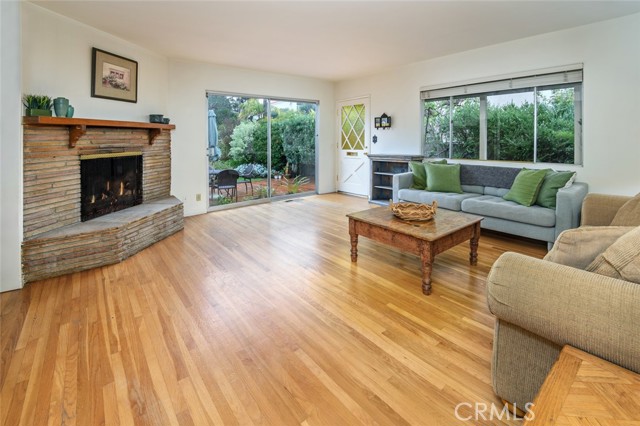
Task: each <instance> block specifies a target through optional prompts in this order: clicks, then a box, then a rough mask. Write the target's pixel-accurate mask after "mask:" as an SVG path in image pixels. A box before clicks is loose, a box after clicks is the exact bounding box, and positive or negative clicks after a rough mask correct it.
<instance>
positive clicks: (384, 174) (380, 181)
mask: <svg viewBox="0 0 640 426" xmlns="http://www.w3.org/2000/svg"><path fill="white" fill-rule="evenodd" d="M422 158H423V157H422V156H421V155H379V154H369V159H370V160H371V185H370V188H371V190H370V193H369V202H370V203H375V204H389V200H390V199H391V197H392V195H393V189H392V187H391V184H392V179H393V175H395V174H398V173H405V172H408V171H409V161H422Z"/></svg>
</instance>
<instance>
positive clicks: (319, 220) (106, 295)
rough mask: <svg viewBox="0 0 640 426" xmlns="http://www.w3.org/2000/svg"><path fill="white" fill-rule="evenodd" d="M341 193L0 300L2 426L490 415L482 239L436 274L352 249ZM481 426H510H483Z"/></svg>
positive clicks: (491, 237)
mask: <svg viewBox="0 0 640 426" xmlns="http://www.w3.org/2000/svg"><path fill="white" fill-rule="evenodd" d="M369 207H370V206H369V205H368V203H367V202H366V200H363V199H360V198H354V197H348V196H345V195H339V194H329V195H322V196H312V197H307V198H299V199H294V200H291V201H287V202H284V201H280V202H273V203H270V204H262V205H257V206H250V207H246V208H242V209H234V210H226V211H220V212H216V213H211V214H206V215H202V216H197V217H191V218H187V219H186V220H185V229H184V231H182V232H179V233H177V234H174V235H173V236H171V237H169V238H167V239H165V240H163V241H161V242H159V243H157V244H154V245H153V246H151V247H149V248H147V249H145V250H144V251H142V252H140V253H138V254H136V255H135V256H133V257H131V258H129V259H127V260H126V261H124V262H122V263H119V264H117V265H111V266H107V267H103V268H98V269H94V270H90V271H83V272H79V273H75V274H72V275H67V276H63V277H58V278H53V279H49V280H45V281H39V282H34V283H31V284H29V285H27V287H26V288H24V289H23V290H19V291H14V292H10V293H4V294H1V295H0V309H1V311H0V321H1V323H0V325H1V326H2V327H0V345H1V347H0V354H1V359H0V380H1V383H0V425H4V426H13V425H18V424H28V425H33V424H56V425H83V426H84V425H97V424H108V425H127V426H128V425H162V426H164V425H181V426H182V425H185V426H188V425H195V426H200V425H207V424H211V425H251V424H269V425H337V424H349V425H356V424H362V425H443V426H444V425H447V426H449V425H453V424H460V421H459V420H457V419H456V418H455V412H454V410H455V407H456V405H457V404H459V403H471V404H475V403H476V402H478V403H485V404H491V403H496V404H497V403H499V400H498V399H497V398H496V397H495V396H494V395H493V392H492V389H491V384H490V383H491V379H490V357H491V341H492V338H493V321H494V320H493V317H492V316H491V314H490V313H489V312H488V310H487V307H486V297H485V280H486V276H487V274H488V272H489V270H490V268H491V265H492V264H493V262H494V261H495V260H496V259H497V257H498V256H499V255H500V254H502V253H503V252H505V251H510V250H511V251H518V252H521V253H525V254H529V255H532V256H536V257H542V256H543V255H544V253H545V245H544V244H543V243H534V242H530V241H524V240H518V239H514V238H510V237H506V236H502V235H497V234H490V233H489V234H487V233H483V235H482V237H481V239H480V247H479V251H478V253H479V257H478V265H477V266H470V265H469V263H468V256H469V247H468V244H462V245H460V246H457V247H454V248H453V249H451V250H449V251H447V252H445V253H442V254H440V255H438V256H437V257H436V260H435V263H434V266H433V275H432V279H433V294H432V295H431V296H424V295H423V294H422V291H421V286H420V276H421V273H420V261H419V259H418V258H417V257H415V256H413V255H410V254H407V253H403V252H401V251H399V250H396V249H393V248H390V247H386V246H383V245H380V244H378V243H375V242H373V241H370V240H367V239H366V238H361V239H360V242H359V246H358V249H359V250H358V251H359V256H358V263H357V264H354V263H352V262H351V260H350V242H349V234H348V229H347V224H348V220H347V218H346V217H345V215H346V214H347V213H350V212H354V211H358V210H363V209H366V208H369ZM474 424H480V425H489V424H491V425H516V424H518V422H517V421H512V420H511V421H510V420H502V421H501V420H499V419H494V420H491V421H484V420H482V419H480V420H478V421H477V422H474Z"/></svg>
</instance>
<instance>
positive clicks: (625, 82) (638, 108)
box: [336, 14, 640, 195]
mask: <svg viewBox="0 0 640 426" xmlns="http://www.w3.org/2000/svg"><path fill="white" fill-rule="evenodd" d="M436 42H437V41H436ZM574 63H584V87H583V88H584V110H583V113H584V121H583V123H584V127H583V148H584V164H583V166H582V167H580V166H564V165H562V166H558V167H559V168H562V169H575V170H577V172H578V180H581V181H584V182H587V183H588V184H589V189H590V191H591V192H605V193H611V194H623V195H634V194H636V193H638V192H639V191H640V173H639V172H638V166H639V165H640V136H639V135H640V14H636V15H631V16H627V17H623V18H619V19H615V20H610V21H605V22H601V23H596V24H592V25H587V26H583V27H578V28H575V29H570V30H565V31H559V32H555V33H550V34H545V35H541V36H536V37H531V38H526V39H522V40H516V41H512V42H508V43H502V44H498V45H494V46H489V47H486V48H482V49H476V50H472V51H468V52H463V53H460V54H456V55H451V56H446V57H442V58H437V59H433V60H429V61H423V62H419V63H415V64H412V65H409V66H404V67H400V68H397V69H394V70H391V71H389V72H385V73H382V74H377V75H374V76H370V77H366V78H361V79H356V80H352V81H345V82H341V83H339V84H337V86H336V99H338V100H339V99H346V98H351V97H355V96H358V95H361V94H370V95H371V115H372V116H379V115H380V114H382V113H383V112H386V113H387V114H388V115H390V116H391V117H392V120H393V121H392V124H393V126H392V128H391V129H389V130H382V131H375V130H372V135H378V143H377V144H371V147H372V149H371V152H372V153H374V154H395V153H402V154H420V153H421V149H422V146H421V133H422V127H421V120H420V118H421V117H420V100H419V93H420V88H421V87H424V86H431V85H437V84H445V83H455V82H459V81H464V80H473V79H477V78H481V77H491V76H496V75H501V74H508V73H515V72H520V71H527V70H535V69H540V68H549V67H554V66H560V65H567V64H574Z"/></svg>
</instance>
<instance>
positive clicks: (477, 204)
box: [393, 164, 588, 246]
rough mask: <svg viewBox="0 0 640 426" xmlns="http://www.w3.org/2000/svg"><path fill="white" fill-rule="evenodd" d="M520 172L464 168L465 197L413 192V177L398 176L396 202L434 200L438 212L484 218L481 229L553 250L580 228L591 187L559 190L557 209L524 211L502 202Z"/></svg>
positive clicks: (395, 178)
mask: <svg viewBox="0 0 640 426" xmlns="http://www.w3.org/2000/svg"><path fill="white" fill-rule="evenodd" d="M520 170H521V169H519V168H513V167H498V166H483V165H471V164H461V165H460V183H461V184H462V190H463V191H464V193H462V194H457V193H449V192H429V191H426V190H420V189H411V185H412V184H413V174H412V173H411V172H408V173H400V174H396V175H394V176H393V202H394V203H397V202H399V201H409V202H414V203H428V204H431V203H432V202H433V201H434V200H435V201H437V202H438V208H443V209H447V210H454V211H463V212H466V213H472V214H476V215H479V216H483V217H484V220H483V221H482V222H481V226H482V228H485V229H491V230H494V231H500V232H505V233H508V234H513V235H519V236H521V237H527V238H532V239H535V240H542V241H546V242H547V243H548V244H549V246H551V245H552V244H553V242H554V241H555V240H556V237H557V236H558V235H559V234H560V233H561V232H562V231H564V230H565V229H570V228H576V227H578V226H579V225H580V209H581V207H582V200H583V199H584V197H585V196H586V195H587V192H588V186H587V184H586V183H583V182H574V183H573V185H571V186H570V187H569V188H563V189H560V190H559V191H558V195H557V196H556V204H557V205H556V208H555V209H549V208H546V207H541V206H537V205H533V206H530V207H525V206H522V205H520V204H518V203H515V202H513V201H506V200H504V199H503V198H502V196H503V195H505V194H506V193H507V192H508V191H509V188H511V185H512V184H513V181H514V180H515V178H516V176H517V175H518V173H519V172H520Z"/></svg>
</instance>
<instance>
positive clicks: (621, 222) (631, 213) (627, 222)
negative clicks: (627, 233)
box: [611, 194, 640, 226]
mask: <svg viewBox="0 0 640 426" xmlns="http://www.w3.org/2000/svg"><path fill="white" fill-rule="evenodd" d="M611 225H613V226H640V194H638V195H636V196H635V197H633V198H632V199H630V200H629V201H627V202H626V203H624V204H623V205H622V207H620V210H618V213H616V215H615V216H614V217H613V220H612V221H611Z"/></svg>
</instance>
